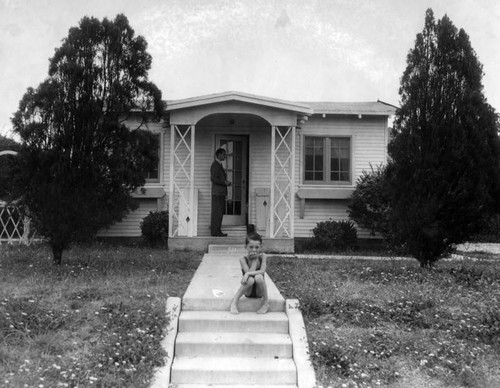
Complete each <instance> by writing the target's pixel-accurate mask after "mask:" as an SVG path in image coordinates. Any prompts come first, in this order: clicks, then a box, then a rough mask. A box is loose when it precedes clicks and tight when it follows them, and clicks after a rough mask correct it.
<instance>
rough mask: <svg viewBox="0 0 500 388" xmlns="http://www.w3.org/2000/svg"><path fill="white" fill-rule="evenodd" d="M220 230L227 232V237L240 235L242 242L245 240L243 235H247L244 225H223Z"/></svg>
mask: <svg viewBox="0 0 500 388" xmlns="http://www.w3.org/2000/svg"><path fill="white" fill-rule="evenodd" d="M221 230H222V233H227V236H228V237H240V238H241V240H242V241H243V242H244V241H245V236H246V235H247V227H246V226H223V227H222V228H221Z"/></svg>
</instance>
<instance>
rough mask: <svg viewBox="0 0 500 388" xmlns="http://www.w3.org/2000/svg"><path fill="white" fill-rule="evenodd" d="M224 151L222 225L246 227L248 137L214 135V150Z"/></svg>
mask: <svg viewBox="0 0 500 388" xmlns="http://www.w3.org/2000/svg"><path fill="white" fill-rule="evenodd" d="M217 148H223V149H225V150H226V154H227V158H226V160H224V162H223V166H224V169H225V170H226V175H227V180H228V181H230V182H231V183H232V184H231V186H229V187H228V188H227V197H226V205H225V209H224V218H223V219H222V225H225V226H229V225H246V224H247V213H248V211H247V209H248V184H247V183H248V136H238V135H216V136H215V149H217Z"/></svg>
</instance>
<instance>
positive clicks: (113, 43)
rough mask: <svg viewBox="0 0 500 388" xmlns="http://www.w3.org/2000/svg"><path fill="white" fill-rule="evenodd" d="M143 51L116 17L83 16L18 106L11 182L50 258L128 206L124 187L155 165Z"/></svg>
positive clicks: (136, 183) (132, 186)
mask: <svg viewBox="0 0 500 388" xmlns="http://www.w3.org/2000/svg"><path fill="white" fill-rule="evenodd" d="M146 48H147V43H146V41H145V39H144V38H143V37H141V36H135V33H134V30H133V29H132V28H131V27H130V25H129V23H128V20H127V18H126V17H125V16H124V15H118V16H117V17H116V18H115V20H113V21H111V20H108V19H106V18H105V19H103V20H102V21H99V20H97V19H95V18H89V17H85V18H83V19H82V20H81V21H80V24H79V26H78V27H73V28H71V29H70V30H69V33H68V36H67V37H66V38H65V39H64V40H63V43H62V46H61V47H60V48H58V49H56V51H55V55H54V56H53V57H52V58H51V59H50V65H49V76H48V78H47V79H46V80H45V81H44V82H42V83H41V84H40V85H39V86H38V88H36V89H33V88H29V89H28V91H27V93H26V94H25V95H24V97H23V98H22V100H21V101H20V103H19V110H18V111H17V112H16V113H15V115H14V118H13V120H12V122H13V124H14V131H15V132H16V133H17V134H18V135H19V136H20V138H21V144H22V147H21V150H20V153H19V164H20V166H21V174H20V177H19V179H18V181H17V183H16V187H17V188H18V191H19V193H20V194H21V195H22V197H23V201H24V204H25V205H26V206H27V207H28V208H29V211H30V215H31V217H32V219H33V220H34V222H35V225H36V227H37V231H38V232H39V233H40V234H42V235H43V236H44V237H45V238H47V240H48V242H49V244H50V246H51V248H52V252H53V258H54V262H55V263H56V264H61V261H62V253H63V251H64V250H65V249H67V248H68V246H69V245H70V244H71V243H72V242H75V241H79V240H85V239H88V238H90V237H91V236H93V235H95V233H96V232H97V231H98V230H100V229H101V228H103V227H106V226H109V225H110V224H112V223H113V222H116V221H118V220H120V219H122V218H123V217H124V216H125V215H126V214H127V212H128V211H130V210H132V209H134V207H135V203H134V201H133V198H132V195H131V193H132V192H133V191H134V190H136V189H137V188H139V187H141V186H143V185H144V183H145V178H144V176H145V173H146V171H147V170H148V169H149V168H151V167H152V165H153V164H154V163H156V162H157V156H156V152H157V147H156V144H155V139H154V137H153V136H151V135H150V134H149V133H148V131H146V130H144V129H143V127H144V126H145V125H147V121H148V119H149V118H150V117H151V116H152V115H153V116H154V117H155V118H159V117H160V116H161V114H162V102H161V92H160V91H159V89H158V88H157V87H156V86H155V85H154V84H153V83H151V82H149V81H148V70H149V69H150V67H151V56H150V55H149V54H148V53H147V51H146ZM127 119H131V120H129V123H130V122H136V123H137V127H136V128H133V129H129V128H128V127H127V126H125V124H124V123H125V121H126V120H127ZM132 119H133V120H132Z"/></svg>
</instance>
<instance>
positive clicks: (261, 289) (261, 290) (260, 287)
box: [255, 275, 269, 314]
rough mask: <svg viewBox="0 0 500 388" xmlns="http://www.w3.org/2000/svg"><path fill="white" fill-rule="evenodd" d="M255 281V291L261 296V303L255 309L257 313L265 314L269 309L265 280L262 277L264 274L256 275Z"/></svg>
mask: <svg viewBox="0 0 500 388" xmlns="http://www.w3.org/2000/svg"><path fill="white" fill-rule="evenodd" d="M255 282H256V283H257V292H258V294H259V295H261V296H262V305H261V306H260V309H258V310H257V314H265V313H267V311H268V310H269V298H268V296H267V286H266V280H265V279H264V276H262V275H256V276H255Z"/></svg>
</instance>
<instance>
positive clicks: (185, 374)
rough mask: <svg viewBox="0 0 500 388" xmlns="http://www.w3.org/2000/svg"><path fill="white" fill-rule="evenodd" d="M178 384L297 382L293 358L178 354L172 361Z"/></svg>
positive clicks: (173, 373)
mask: <svg viewBox="0 0 500 388" xmlns="http://www.w3.org/2000/svg"><path fill="white" fill-rule="evenodd" d="M172 382H175V383H176V384H208V385H213V384H226V385H228V384H244V385H245V384H247V385H248V384H251V385H259V386H261V385H263V384H283V385H295V384H296V383H297V370H296V367H295V363H294V361H293V360H292V359H291V358H280V359H270V358H249V357H176V358H175V359H174V362H173V364H172Z"/></svg>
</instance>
